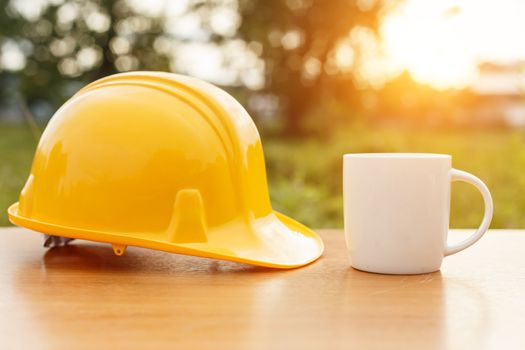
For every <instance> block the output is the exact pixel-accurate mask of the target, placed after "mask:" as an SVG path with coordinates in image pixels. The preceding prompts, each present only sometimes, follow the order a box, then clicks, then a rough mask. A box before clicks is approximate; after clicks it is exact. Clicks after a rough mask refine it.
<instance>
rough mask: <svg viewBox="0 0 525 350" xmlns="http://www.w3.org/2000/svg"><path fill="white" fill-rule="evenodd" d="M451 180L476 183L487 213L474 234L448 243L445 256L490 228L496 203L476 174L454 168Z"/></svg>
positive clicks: (466, 244)
mask: <svg viewBox="0 0 525 350" xmlns="http://www.w3.org/2000/svg"><path fill="white" fill-rule="evenodd" d="M450 181H464V182H467V183H469V184H471V185H474V187H476V188H477V189H478V191H479V192H481V195H482V196H483V202H485V214H484V215H483V221H481V225H480V226H479V228H478V229H477V230H476V232H475V233H474V234H473V235H472V236H470V237H469V238H467V239H465V240H463V241H461V242H459V243H456V244H449V243H447V245H446V247H445V253H444V254H445V256H448V255H452V254H455V253H457V252H459V251H462V250H463V249H465V248H468V247H470V246H471V245H473V244H474V243H476V242H477V241H478V240H479V239H480V238H481V236H483V235H484V234H485V232H487V230H488V229H489V226H490V222H491V220H492V214H493V212H494V204H493V203H492V196H491V195H490V192H489V189H488V188H487V186H486V185H485V184H484V183H483V181H481V180H480V179H478V178H477V177H476V176H474V175H472V174H469V173H467V172H466V171H461V170H457V169H452V170H450Z"/></svg>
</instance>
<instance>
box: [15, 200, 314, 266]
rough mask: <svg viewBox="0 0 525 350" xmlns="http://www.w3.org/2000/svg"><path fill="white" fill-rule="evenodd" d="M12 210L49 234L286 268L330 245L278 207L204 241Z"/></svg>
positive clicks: (18, 220) (27, 225) (305, 261)
mask: <svg viewBox="0 0 525 350" xmlns="http://www.w3.org/2000/svg"><path fill="white" fill-rule="evenodd" d="M8 215H9V220H10V221H11V222H12V223H13V224H15V225H18V226H21V227H25V228H28V229H30V230H33V231H38V232H42V233H45V234H49V235H55V236H63V237H68V238H75V239H83V240H90V241H96V242H101V243H109V244H112V245H114V246H137V247H143V248H149V249H155V250H161V251H165V252H169V253H176V254H185V255H193V256H200V257H206V258H214V259H221V260H229V261H235V262H241V263H247V264H253V265H258V266H265V267H272V268H281V269H289V268H296V267H300V266H304V265H307V264H309V263H311V262H313V261H315V260H317V259H318V258H319V257H320V256H321V255H322V253H323V250H324V245H323V241H322V240H321V238H320V237H319V236H318V235H317V234H316V233H315V232H314V231H312V230H310V229H309V228H307V227H306V226H304V225H302V224H300V223H299V222H297V221H295V220H293V219H291V218H289V217H287V216H285V215H283V214H281V213H279V212H276V211H274V212H273V213H272V214H270V215H268V216H267V217H264V218H259V219H255V220H253V223H252V224H251V227H250V228H249V230H248V231H249V232H239V234H233V235H229V234H227V233H228V232H232V231H239V230H242V231H246V230H247V229H246V226H245V225H239V224H238V223H237V224H235V223H234V224H233V226H231V227H229V226H225V227H223V228H222V229H221V230H220V231H221V232H215V233H214V232H210V235H209V240H208V241H207V242H202V243H172V242H169V241H167V240H166V239H165V238H164V237H162V236H160V235H158V234H150V235H144V233H138V234H133V233H121V232H119V233H108V232H100V231H94V230H85V229H77V228H73V227H68V226H63V225H57V224H51V223H45V222H41V221H39V220H34V219H31V218H27V217H24V216H22V215H20V214H19V210H18V202H17V203H14V204H13V205H11V206H10V207H9V208H8ZM239 237H243V238H242V239H239ZM246 237H248V238H246Z"/></svg>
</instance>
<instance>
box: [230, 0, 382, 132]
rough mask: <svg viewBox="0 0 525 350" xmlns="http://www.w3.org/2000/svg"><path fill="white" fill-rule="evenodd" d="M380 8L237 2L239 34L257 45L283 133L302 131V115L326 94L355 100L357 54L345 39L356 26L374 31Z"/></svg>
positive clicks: (294, 0) (371, 4)
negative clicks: (276, 100)
mask: <svg viewBox="0 0 525 350" xmlns="http://www.w3.org/2000/svg"><path fill="white" fill-rule="evenodd" d="M384 6H385V5H384V3H383V2H381V1H379V0H378V1H374V0H368V1H349V0H331V1H324V0H286V1H282V0H243V1H242V2H241V14H242V18H243V21H242V25H241V27H240V34H241V36H242V37H243V38H244V39H245V40H247V41H248V42H251V45H252V46H253V47H259V51H260V52H261V56H262V58H263V59H264V61H265V63H266V67H265V68H266V71H265V82H266V85H265V89H264V90H265V91H267V92H269V93H272V94H276V95H277V96H278V97H279V99H280V104H281V107H282V115H283V116H284V117H285V131H286V132H287V133H289V134H298V133H302V132H304V123H303V122H302V119H303V118H304V117H305V116H306V115H307V114H308V112H309V111H312V110H314V109H315V108H316V106H319V105H320V104H321V103H323V101H326V100H327V97H330V98H336V99H339V100H340V101H349V100H352V99H355V88H354V84H353V82H354V79H353V74H352V73H353V71H354V70H355V68H356V66H357V65H358V64H359V60H358V55H359V52H357V51H356V46H352V45H351V43H350V42H349V37H350V34H351V32H352V30H353V29H355V28H358V27H361V28H369V29H371V31H370V32H372V33H374V30H375V29H376V28H377V26H378V21H379V13H380V11H381V9H382V8H384ZM345 61H346V62H345ZM345 66H350V69H348V67H345ZM345 68H346V70H345ZM345 73H346V74H345ZM321 123H322V122H321Z"/></svg>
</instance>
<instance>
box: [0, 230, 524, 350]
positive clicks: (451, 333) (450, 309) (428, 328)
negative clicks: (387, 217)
mask: <svg viewBox="0 0 525 350" xmlns="http://www.w3.org/2000/svg"><path fill="white" fill-rule="evenodd" d="M320 234H321V235H322V237H323V239H324V241H325V244H326V251H325V254H324V255H323V257H322V258H321V259H320V260H319V261H317V262H316V263H313V264H311V265H309V266H307V267H304V268H301V269H296V270H288V271H283V270H271V269H266V268H259V267H253V266H249V265H242V264H237V263H230V262H222V261H215V260H209V259H201V258H194V257H186V256H180V255H173V254H168V253H162V252H156V251H150V250H146V249H139V248H129V249H128V250H127V251H126V254H125V255H124V256H122V257H117V256H115V255H114V254H113V252H112V250H111V247H110V246H109V245H102V244H94V243H88V242H83V241H75V242H74V243H73V244H71V245H70V246H68V247H64V248H55V249H51V250H46V249H45V248H42V246H41V244H42V237H41V236H40V235H39V234H37V233H32V232H29V231H27V230H24V229H18V228H3V229H0V237H1V238H2V244H1V246H0V348H1V349H9V348H13V349H15V348H16V349H20V348H24V349H26V348H31V349H40V348H41V349H74V348H85V349H102V348H124V346H125V348H128V349H129V348H137V349H144V348H171V349H175V348H177V349H192V348H199V349H201V348H210V349H212V348H213V349H226V348H234V349H350V348H353V349H368V348H378V349H385V348H393V349H443V348H451V349H511V348H512V349H525V231H496V230H495V231H491V232H489V233H488V234H487V235H486V236H485V237H484V238H483V239H482V240H481V241H480V242H479V243H478V244H476V245H474V246H473V247H471V248H469V249H467V250H466V251H464V252H462V253H459V254H457V255H454V256H451V257H448V258H446V259H445V262H444V264H443V268H442V270H441V272H437V273H432V274H426V275H418V276H387V275H376V274H370V273H365V272H360V271H357V270H354V269H352V268H350V267H349V263H348V260H347V256H346V252H345V248H344V239H343V234H342V231H340V230H321V231H320ZM462 234H463V233H462V232H453V233H452V234H451V236H452V238H454V237H455V238H458V237H456V236H460V235H462Z"/></svg>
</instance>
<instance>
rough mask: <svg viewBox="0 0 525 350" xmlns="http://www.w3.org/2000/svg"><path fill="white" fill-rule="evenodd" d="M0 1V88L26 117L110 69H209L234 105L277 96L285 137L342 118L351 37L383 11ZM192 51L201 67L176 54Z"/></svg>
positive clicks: (349, 83)
mask: <svg viewBox="0 0 525 350" xmlns="http://www.w3.org/2000/svg"><path fill="white" fill-rule="evenodd" d="M0 3H1V5H2V6H1V8H0V54H1V55H0V58H1V60H0V80H1V81H2V82H4V80H6V79H7V80H8V83H6V84H3V85H4V86H9V87H10V88H9V89H5V90H4V91H3V92H2V93H3V94H10V93H12V92H13V91H16V92H17V93H18V94H19V96H23V98H24V99H25V100H26V101H27V103H28V105H29V106H30V107H31V109H32V110H33V111H35V110H42V109H43V110H44V112H45V113H40V114H44V115H45V116H50V114H51V113H52V111H53V110H54V109H56V108H57V107H58V106H59V105H60V104H61V103H63V101H64V100H65V99H67V98H69V97H70V96H71V95H72V94H73V93H74V92H75V91H76V90H78V89H79V88H80V87H81V86H82V85H84V84H86V83H88V82H90V81H93V80H95V79H97V78H99V77H101V76H105V75H108V74H112V73H115V72H119V71H129V70H169V71H182V72H185V73H188V74H190V75H197V76H200V77H201V78H205V79H209V75H210V72H211V73H214V74H215V75H216V77H218V78H217V79H216V80H215V81H213V79H211V80H212V81H213V82H215V83H218V84H225V85H230V86H237V87H241V89H237V90H236V94H237V95H238V97H241V98H243V99H248V98H249V97H250V95H252V91H248V90H249V89H252V90H257V89H261V88H262V91H263V92H265V93H268V94H269V95H271V96H277V97H278V98H277V101H278V103H277V104H276V105H277V106H278V107H279V109H280V117H281V118H283V122H284V126H285V131H286V132H288V133H290V134H292V133H296V134H298V133H302V132H304V130H305V125H309V128H310V129H316V128H319V127H320V125H323V123H327V121H326V120H324V119H323V118H319V117H318V116H319V115H330V116H332V117H331V118H333V116H336V118H339V117H341V115H342V114H345V113H347V110H348V109H347V108H340V107H338V105H340V104H341V101H343V103H349V104H350V105H354V106H355V105H356V104H358V102H357V101H356V96H357V94H356V93H355V88H354V81H355V79H354V78H355V74H354V72H356V71H357V67H358V66H359V64H360V62H363V58H362V57H361V56H360V54H359V53H360V47H359V45H357V44H356V43H355V42H352V40H351V38H352V37H359V35H354V34H356V33H357V34H359V33H361V34H363V28H368V29H367V30H368V32H367V33H368V34H369V35H375V34H374V31H373V30H374V29H375V28H377V26H378V21H379V14H380V11H381V10H382V9H383V8H384V7H385V5H384V2H383V0H357V1H350V0H331V1H322V0H286V1H281V0H264V1H263V0H208V1H204V0H193V1H189V2H186V1H169V0H163V1H161V0H159V1H154V2H147V1H140V0H38V1H32V0H0ZM357 29H360V31H359V30H357ZM185 45H186V46H185ZM191 45H193V46H191ZM190 46H191V47H190ZM188 47H190V49H188ZM210 47H212V49H213V50H212V51H210V50H209V49H210ZM191 50H193V51H194V52H197V56H201V57H204V59H198V60H195V59H191V58H190V59H188V58H187V57H186V56H184V54H185V52H186V53H187V52H188V51H191ZM4 51H5V52H8V54H4V53H3V52H4ZM190 56H191V55H190ZM206 56H210V57H206ZM193 57H195V55H194V56H193ZM213 60H215V61H219V63H216V62H215V63H213ZM212 75H213V74H212ZM261 75H264V79H262V78H261V77H260V76H261ZM258 76H259V77H258ZM246 87H247V88H248V89H246ZM0 98H1V96H0ZM263 104H264V103H263ZM326 104H329V105H330V106H332V107H330V106H329V107H326ZM46 106H47V107H46ZM37 107H40V108H37ZM43 107H45V108H43ZM330 108H331V109H330ZM312 111H314V112H315V113H314V114H315V118H310V119H311V120H313V123H310V122H309V118H308V115H309V114H312ZM37 114H38V113H37ZM338 115H339V117H337V116H338ZM346 118H347V116H346ZM311 120H310V121H311Z"/></svg>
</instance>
